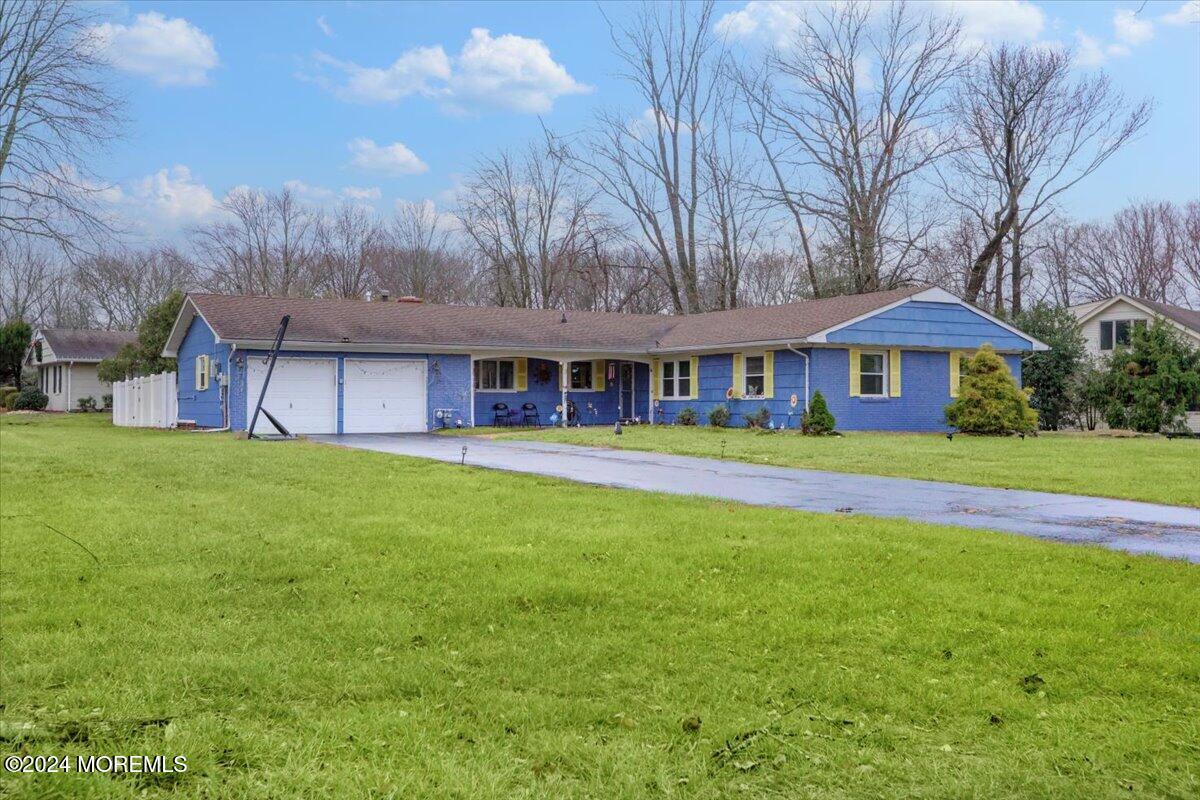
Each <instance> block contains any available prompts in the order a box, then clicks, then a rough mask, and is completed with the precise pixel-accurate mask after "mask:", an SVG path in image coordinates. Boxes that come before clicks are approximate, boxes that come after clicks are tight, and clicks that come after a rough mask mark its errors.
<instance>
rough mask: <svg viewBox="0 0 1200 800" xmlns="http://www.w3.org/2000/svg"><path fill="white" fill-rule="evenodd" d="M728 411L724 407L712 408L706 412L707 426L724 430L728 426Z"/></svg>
mask: <svg viewBox="0 0 1200 800" xmlns="http://www.w3.org/2000/svg"><path fill="white" fill-rule="evenodd" d="M729 417H730V414H729V409H728V408H726V407H725V406H713V408H712V410H711V411H709V412H708V424H709V425H711V426H713V427H714V428H724V427H725V426H726V425H728V424H729Z"/></svg>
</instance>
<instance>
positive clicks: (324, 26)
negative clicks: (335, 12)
mask: <svg viewBox="0 0 1200 800" xmlns="http://www.w3.org/2000/svg"><path fill="white" fill-rule="evenodd" d="M317 27H318V28H320V29H321V33H323V34H325V35H326V36H328V37H329V38H330V39H332V38H333V28H332V27H330V25H329V23H328V22H326V21H325V17H317Z"/></svg>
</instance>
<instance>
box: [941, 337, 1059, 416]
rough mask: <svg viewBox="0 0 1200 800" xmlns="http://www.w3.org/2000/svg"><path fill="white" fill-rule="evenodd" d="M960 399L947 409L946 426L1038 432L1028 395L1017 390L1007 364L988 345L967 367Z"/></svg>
mask: <svg viewBox="0 0 1200 800" xmlns="http://www.w3.org/2000/svg"><path fill="white" fill-rule="evenodd" d="M963 367H964V371H963V375H962V379H961V381H960V383H959V388H958V397H956V398H955V399H954V402H953V403H951V404H950V405H948V406H946V423H947V424H948V425H950V426H951V427H954V428H958V429H959V430H960V431H963V432H964V433H988V434H1006V433H1027V432H1029V431H1032V430H1035V429H1037V424H1038V416H1037V412H1036V411H1034V410H1033V409H1032V408H1030V407H1029V395H1027V394H1026V393H1025V392H1023V391H1021V389H1019V388H1018V387H1017V382H1016V381H1015V380H1013V376H1012V373H1011V372H1009V371H1008V365H1007V364H1005V363H1004V359H1002V358H1001V357H1000V356H999V355H997V354H996V351H995V350H994V349H993V348H992V346H991V345H987V344H985V345H984V346H983V347H981V348H980V349H979V351H978V352H977V353H975V355H974V356H972V357H971V358H970V359H968V360H967V361H966V362H965V363H964V365H963Z"/></svg>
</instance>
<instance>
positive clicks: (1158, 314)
mask: <svg viewBox="0 0 1200 800" xmlns="http://www.w3.org/2000/svg"><path fill="white" fill-rule="evenodd" d="M1071 313H1072V314H1074V315H1075V319H1076V320H1077V321H1078V325H1079V331H1080V333H1081V334H1083V341H1084V345H1085V346H1086V348H1087V352H1088V354H1089V355H1090V356H1092V358H1094V359H1098V360H1099V359H1104V358H1107V357H1108V356H1110V355H1112V352H1113V350H1115V349H1116V348H1118V347H1121V346H1123V345H1127V344H1129V341H1130V337H1131V336H1132V335H1133V328H1134V326H1136V325H1147V324H1149V322H1150V321H1151V320H1153V319H1163V320H1165V321H1166V322H1167V323H1168V324H1170V325H1172V326H1173V327H1175V328H1176V329H1177V330H1178V331H1179V333H1180V335H1181V336H1182V337H1183V338H1184V339H1185V340H1187V341H1188V342H1189V343H1191V345H1192V346H1193V347H1197V348H1200V311H1193V310H1192V309H1190V308H1183V307H1182V306H1173V305H1170V304H1169V303H1159V302H1156V301H1154V300H1142V299H1140V298H1137V297H1131V296H1130V295H1127V294H1118V295H1113V296H1112V297H1106V298H1104V299H1103V300H1096V301H1094V302H1091V303H1083V304H1081V305H1077V306H1071ZM1187 424H1188V427H1189V428H1191V429H1192V430H1193V431H1197V432H1200V409H1193V410H1191V411H1190V412H1189V413H1188V419H1187Z"/></svg>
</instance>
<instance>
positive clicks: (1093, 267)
mask: <svg viewBox="0 0 1200 800" xmlns="http://www.w3.org/2000/svg"><path fill="white" fill-rule="evenodd" d="M1182 227H1183V226H1182V219H1181V216H1180V214H1179V212H1178V210H1177V209H1176V208H1175V207H1174V206H1172V205H1171V204H1170V203H1140V204H1137V205H1133V206H1130V207H1128V208H1124V209H1122V210H1121V211H1118V212H1117V213H1116V214H1115V215H1114V216H1113V218H1112V220H1111V221H1110V222H1108V223H1106V224H1093V225H1088V226H1086V227H1085V230H1084V235H1083V236H1081V237H1080V241H1079V246H1078V248H1077V250H1076V254H1077V257H1078V259H1079V266H1078V268H1077V270H1076V275H1075V277H1076V282H1077V284H1078V286H1079V288H1080V291H1081V295H1082V296H1083V297H1084V298H1085V299H1088V300H1098V299H1100V298H1102V297H1110V296H1112V295H1114V294H1119V293H1124V294H1128V295H1132V296H1134V297H1141V298H1144V299H1146V300H1158V301H1161V302H1165V303H1177V302H1180V301H1182V300H1183V299H1184V298H1183V286H1182V283H1181V282H1180V280H1179V279H1180V275H1181V270H1180V266H1181V264H1180V258H1179V256H1180V250H1181V247H1180V245H1181V243H1182V242H1181V239H1182V237H1181V233H1182Z"/></svg>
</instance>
